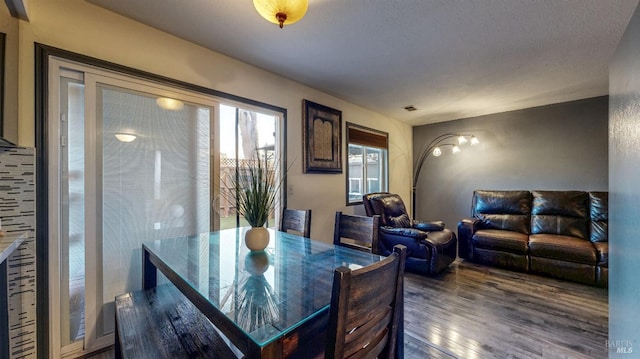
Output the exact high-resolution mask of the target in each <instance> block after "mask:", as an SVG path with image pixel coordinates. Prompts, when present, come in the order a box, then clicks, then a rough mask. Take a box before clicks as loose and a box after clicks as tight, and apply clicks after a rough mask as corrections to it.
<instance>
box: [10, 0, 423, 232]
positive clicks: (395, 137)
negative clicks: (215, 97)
mask: <svg viewBox="0 0 640 359" xmlns="http://www.w3.org/2000/svg"><path fill="white" fill-rule="evenodd" d="M28 15H29V20H30V21H29V22H25V21H20V26H19V39H20V43H19V55H20V58H19V60H20V68H19V84H20V86H19V96H20V97H19V107H18V109H19V116H20V121H19V123H18V128H19V140H18V141H19V144H20V145H24V146H33V145H34V42H38V43H42V44H45V45H49V46H54V47H58V48H61V49H64V50H68V51H72V52H76V53H80V54H83V55H88V56H92V57H95V58H98V59H102V60H106V61H110V62H114V63H117V64H121V65H125V66H129V67H132V68H136V69H140V70H144V71H148V72H151V73H154V74H159V75H163V76H167V77H170V78H175V79H179V80H182V81H186V82H189V83H192V84H197V85H201V86H205V87H208V88H212V89H215V90H219V91H223V92H227V93H230V94H234V95H238V96H242V97H246V98H250V99H253V100H257V101H261V102H265V103H268V104H271V105H275V106H279V107H284V108H286V109H288V128H287V133H288V138H287V145H288V148H287V149H288V159H289V161H292V162H293V165H292V167H291V170H290V172H289V177H288V181H289V196H288V205H289V206H290V207H296V208H311V209H312V210H313V220H312V236H313V237H314V238H317V239H321V240H324V241H330V240H331V238H332V229H333V219H334V214H335V211H337V210H342V211H344V212H347V213H354V212H355V213H363V210H362V208H361V206H357V207H346V206H345V174H344V173H343V174H341V175H328V174H326V175H325V174H303V173H302V141H301V134H302V127H301V126H302V122H301V116H302V110H301V107H302V100H303V99H309V100H311V101H314V102H318V103H321V104H323V105H326V106H329V107H333V108H336V109H339V110H341V111H342V116H343V126H344V122H345V121H349V122H354V123H358V124H362V125H365V126H368V127H372V128H376V129H378V130H382V131H386V132H388V133H389V138H390V151H389V156H390V164H391V168H390V171H389V173H390V179H389V180H390V190H391V191H393V192H397V193H399V194H400V195H401V196H402V197H403V198H405V199H406V201H407V202H408V201H409V196H410V186H411V183H410V182H411V175H410V174H411V168H412V157H411V156H412V154H411V153H412V152H411V148H412V143H411V141H412V138H411V127H410V126H408V125H406V124H403V123H401V122H399V121H397V120H394V119H392V118H389V117H385V116H382V115H380V114H378V113H375V112H372V111H369V110H366V109H364V108H362V107H359V106H356V105H353V104H351V103H348V102H345V101H342V100H340V99H337V98H335V97H332V96H330V95H328V94H325V93H322V92H319V91H317V90H314V89H312V88H309V87H306V86H303V85H301V84H299V83H296V82H292V81H290V80H287V79H285V78H283V77H280V76H277V75H274V74H272V73H269V72H266V71H263V70H260V69H258V68H256V67H253V66H250V65H247V64H245V63H243V62H239V61H237V60H234V59H231V58H229V57H226V56H223V55H220V54H218V53H215V52H212V51H209V50H207V49H205V48H203V47H200V46H197V45H194V44H192V43H189V42H186V41H184V40H181V39H179V38H176V37H174V36H171V35H168V34H166V33H164V32H161V31H158V30H156V29H153V28H150V27H148V26H145V25H142V24H140V23H137V22H135V21H132V20H129V19H127V18H124V17H122V16H120V15H117V14H115V13H111V12H109V11H106V10H104V9H102V8H99V7H97V6H94V5H91V4H89V3H87V2H85V1H82V0H32V1H30V2H29V14H28ZM343 136H344V131H343ZM343 151H344V148H343ZM407 205H408V206H409V203H407Z"/></svg>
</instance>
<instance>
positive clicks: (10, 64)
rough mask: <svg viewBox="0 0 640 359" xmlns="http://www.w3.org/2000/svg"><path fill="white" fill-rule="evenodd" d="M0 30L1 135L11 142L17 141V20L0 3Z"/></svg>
mask: <svg viewBox="0 0 640 359" xmlns="http://www.w3.org/2000/svg"><path fill="white" fill-rule="evenodd" d="M0 32H3V33H5V34H6V35H7V37H6V44H5V70H4V96H5V98H4V111H3V112H4V126H3V127H4V128H3V135H4V137H5V138H6V139H8V140H9V141H11V142H14V143H15V142H17V141H18V20H17V19H15V18H12V17H11V15H9V10H8V9H7V7H6V6H3V5H0Z"/></svg>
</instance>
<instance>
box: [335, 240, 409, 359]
mask: <svg viewBox="0 0 640 359" xmlns="http://www.w3.org/2000/svg"><path fill="white" fill-rule="evenodd" d="M406 255H407V248H406V247H405V246H403V245H396V246H395V247H393V252H392V253H391V254H390V255H389V256H388V257H387V258H385V259H384V260H382V261H380V262H377V263H374V264H371V265H369V266H366V267H363V268H360V269H356V270H351V269H349V268H347V267H340V268H338V269H336V270H335V272H334V275H333V291H332V292H331V306H330V308H329V324H328V327H327V345H326V348H325V358H346V357H351V356H352V355H354V356H355V357H359V358H376V357H377V358H402V357H403V350H404V349H403V347H404V343H403V339H402V338H403V337H404V335H403V331H404V325H403V320H404V315H403V312H404V306H403V302H404V296H403V287H404V262H405V259H406Z"/></svg>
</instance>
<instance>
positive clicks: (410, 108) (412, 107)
mask: <svg viewBox="0 0 640 359" xmlns="http://www.w3.org/2000/svg"><path fill="white" fill-rule="evenodd" d="M403 108H404V109H405V110H407V111H409V112H411V111H415V110H417V108H415V107H414V106H413V105H409V106H405V107H403Z"/></svg>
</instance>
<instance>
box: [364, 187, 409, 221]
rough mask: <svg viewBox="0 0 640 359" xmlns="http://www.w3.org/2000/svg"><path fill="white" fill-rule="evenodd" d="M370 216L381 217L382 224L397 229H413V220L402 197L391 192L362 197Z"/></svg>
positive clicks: (369, 194)
mask: <svg viewBox="0 0 640 359" xmlns="http://www.w3.org/2000/svg"><path fill="white" fill-rule="evenodd" d="M362 203H363V204H364V208H365V211H366V212H367V215H368V216H373V215H376V214H377V215H379V216H380V224H381V225H383V226H389V227H395V228H407V227H411V218H410V217H409V213H408V212H407V208H406V207H405V205H404V202H403V201H402V198H401V197H400V195H398V194H395V193H389V192H374V193H368V194H365V195H364V196H362Z"/></svg>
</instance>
